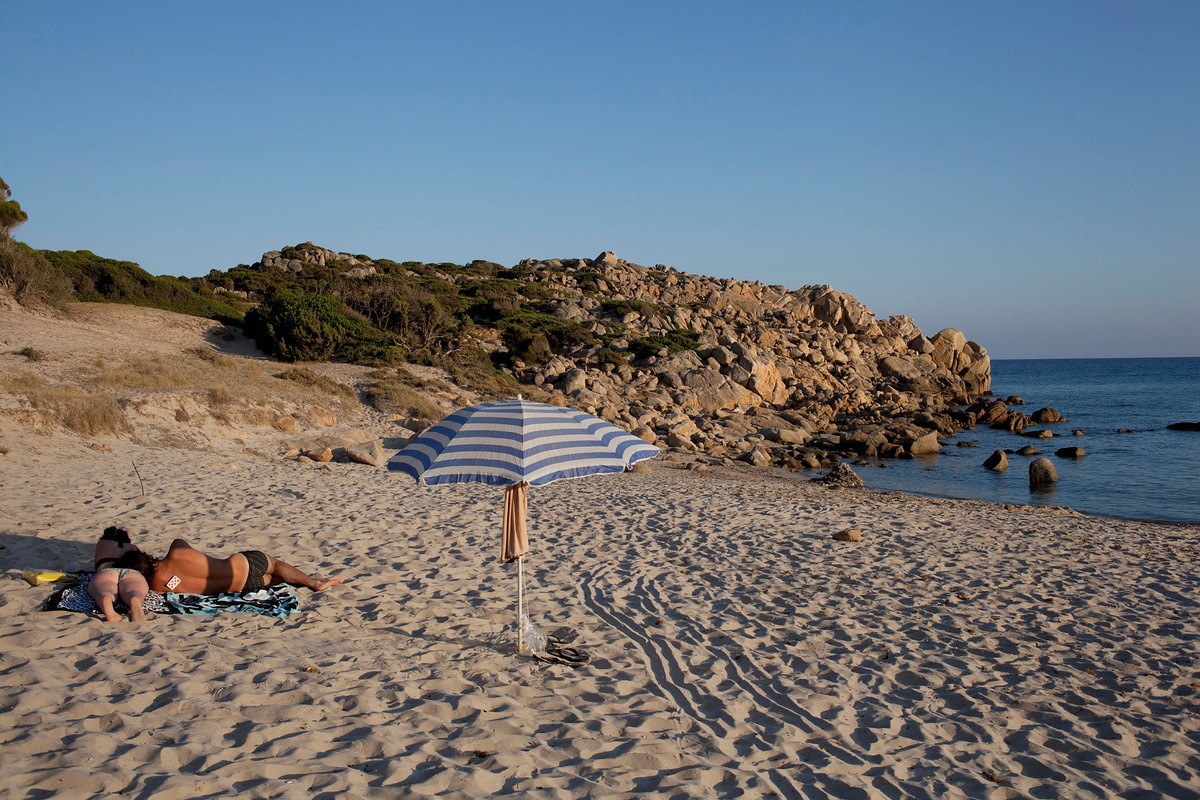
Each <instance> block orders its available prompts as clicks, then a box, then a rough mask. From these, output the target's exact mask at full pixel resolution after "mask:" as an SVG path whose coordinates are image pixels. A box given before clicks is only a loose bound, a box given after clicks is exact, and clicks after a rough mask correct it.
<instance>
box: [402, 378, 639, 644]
mask: <svg viewBox="0 0 1200 800" xmlns="http://www.w3.org/2000/svg"><path fill="white" fill-rule="evenodd" d="M656 455H658V448H657V447H655V446H654V445H652V444H647V443H646V442H644V441H642V440H641V439H639V438H637V437H636V436H632V435H630V434H628V433H626V432H625V431H623V430H621V429H620V428H617V427H615V426H613V425H609V424H608V423H607V422H605V421H604V420H601V419H597V418H596V417H594V416H592V415H591V414H585V413H584V412H582V411H577V410H575V409H573V408H564V407H562V406H552V405H547V404H545V403H532V402H529V401H528V400H519V399H518V400H504V401H500V402H495V403H480V404H478V405H474V406H468V407H466V408H462V409H459V410H458V411H455V412H454V413H453V414H451V415H450V416H448V417H446V418H445V419H443V420H442V421H441V422H439V423H438V424H437V425H434V426H433V427H432V428H430V429H429V430H427V431H425V432H424V433H422V434H421V435H420V436H418V437H417V438H416V439H413V440H412V441H411V442H410V443H409V444H408V446H407V447H405V448H404V449H403V450H401V451H400V452H399V453H397V454H396V455H394V456H392V458H391V459H390V460H389V461H388V469H390V470H394V471H396V472H403V473H406V474H408V475H411V476H412V477H414V478H416V479H417V480H418V481H420V482H421V483H425V484H442V483H490V484H494V485H499V486H505V487H507V489H506V490H505V493H504V524H503V531H502V535H501V556H500V560H501V561H502V562H505V563H509V562H512V561H515V562H517V652H518V653H522V654H524V653H525V652H526V649H527V645H526V637H525V633H524V631H525V571H524V564H525V555H526V554H527V553H528V552H529V541H528V538H527V537H526V533H525V504H526V489H527V487H528V486H544V485H545V484H547V483H553V482H554V481H559V480H563V479H564V478H582V477H585V476H587V475H600V474H604V473H609V472H623V471H624V470H626V469H627V468H629V467H631V466H633V465H634V464H636V463H637V462H639V461H643V460H645V459H647V458H653V457H654V456H656ZM535 638H537V637H536V636H532V635H531V636H530V639H535ZM529 650H530V651H536V647H533V646H532V645H530V646H529Z"/></svg>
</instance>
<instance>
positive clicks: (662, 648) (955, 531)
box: [0, 305, 1200, 800]
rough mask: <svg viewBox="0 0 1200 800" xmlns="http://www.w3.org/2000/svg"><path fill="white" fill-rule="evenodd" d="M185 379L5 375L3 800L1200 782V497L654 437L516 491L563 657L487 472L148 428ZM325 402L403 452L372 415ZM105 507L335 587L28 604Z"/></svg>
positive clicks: (746, 792) (257, 432)
mask: <svg viewBox="0 0 1200 800" xmlns="http://www.w3.org/2000/svg"><path fill="white" fill-rule="evenodd" d="M110 315H111V316H110ZM114 318H119V320H120V321H121V324H120V325H117V326H114V322H113V320H114ZM0 322H2V325H0V340H2V341H3V342H4V344H3V347H2V349H3V353H2V354H0V369H3V370H4V371H5V372H6V373H8V374H10V375H11V374H14V373H15V372H17V371H23V370H34V369H36V370H39V371H40V374H42V375H44V376H48V377H47V379H50V378H54V379H56V380H64V381H66V380H68V377H67V376H69V375H70V374H71V373H72V370H73V369H74V370H75V372H77V373H78V372H79V370H80V366H79V365H80V364H86V363H88V359H92V358H95V357H96V353H101V354H103V356H104V358H106V359H109V360H114V361H115V360H119V358H120V357H121V355H120V354H121V352H123V348H124V350H128V351H129V352H130V353H141V354H143V355H145V354H149V353H152V352H162V353H163V354H164V357H167V358H172V357H175V356H174V355H172V354H176V355H177V354H181V353H184V352H186V351H187V350H188V349H189V348H196V347H207V348H212V349H214V350H219V349H221V348H225V350H224V351H223V352H225V353H226V355H225V356H224V357H225V358H229V359H242V358H245V359H246V360H247V361H248V362H253V363H256V364H261V363H262V359H261V358H256V357H254V356H253V353H252V352H250V351H249V350H248V349H247V350H244V351H241V352H240V354H239V351H237V349H236V348H237V346H239V343H237V342H225V343H222V342H221V340H220V339H218V338H216V337H214V336H213V331H212V330H211V328H212V323H210V322H207V321H204V320H191V319H190V318H183V317H177V316H176V315H170V314H166V313H165V312H154V311H147V310H144V309H130V308H123V309H119V310H111V309H105V308H100V307H95V306H83V307H80V309H78V311H77V312H75V313H73V315H72V316H71V317H69V318H63V317H53V316H35V315H29V314H26V312H24V311H22V310H20V309H17V308H15V307H13V306H11V305H9V306H7V307H6V308H4V309H0ZM98 331H100V332H105V331H107V332H108V333H106V334H105V336H104V337H103V341H98V340H97V338H96V337H97V335H98V334H97V332H98ZM240 344H244V343H240ZM24 347H32V348H35V349H36V350H37V351H38V352H39V353H41V354H43V355H44V359H43V360H42V361H39V362H38V363H37V364H31V363H28V362H29V361H30V359H29V358H28V356H26V357H22V356H20V355H18V353H17V351H19V350H21V349H22V348H24ZM89 348H91V349H89ZM336 369H337V367H336V366H335V367H330V370H333V371H336ZM172 402H174V401H172ZM168 405H169V404H166V403H165V401H164V403H161V404H159V405H155V404H153V403H151V404H148V405H146V406H145V409H146V410H145V413H144V414H143V416H141V417H138V418H137V419H138V420H139V423H138V425H141V426H142V427H138V425H135V431H134V433H133V434H119V435H108V436H85V435H81V434H78V433H73V432H70V431H65V430H61V429H53V428H51V427H47V426H45V425H40V424H33V423H32V422H31V419H32V417H30V415H29V413H27V412H28V410H27V409H25V408H24V406H23V405H22V401H20V399H19V398H17V397H16V396H15V394H13V393H11V392H6V393H5V397H4V406H3V411H4V413H3V414H0V445H2V447H3V450H4V451H5V452H4V454H3V455H0V484H2V486H0V518H2V522H0V611H2V615H0V720H2V724H0V760H2V765H3V766H2V774H3V781H2V782H0V797H13V798H17V797H64V798H86V797H112V796H117V795H120V796H124V797H130V798H150V797H153V798H155V800H164V799H166V800H169V799H170V798H181V799H182V798H223V797H232V796H235V795H237V796H239V797H248V798H300V797H304V798H313V797H315V798H330V799H332V798H394V797H410V796H411V797H426V796H431V797H432V796H437V797H482V796H522V797H525V796H529V797H544V798H575V797H628V796H632V795H635V794H646V795H650V796H666V797H680V798H682V797H701V798H703V797H713V798H716V797H751V798H757V797H788V798H791V797H805V798H876V797H881V798H910V797H915V798H935V797H936V798H948V797H950V798H953V797H963V798H1018V797H1021V798H1024V797H1037V798H1050V797H1058V798H1108V797H1123V798H1133V797H1144V798H1156V797H1172V798H1195V797H1198V796H1200V719H1198V718H1197V698H1200V662H1198V660H1197V659H1198V656H1200V636H1198V634H1200V624H1198V623H1197V618H1196V611H1197V605H1198V588H1200V580H1198V569H1200V568H1198V566H1197V565H1198V564H1200V528H1198V527H1197V526H1172V525H1157V524H1148V523H1133V522H1124V521H1117V520H1107V519H1095V518H1089V517H1086V516H1083V515H1080V514H1077V513H1075V512H1072V511H1069V510H1065V509H1033V508H1023V507H1014V506H1003V505H996V504H986V503H977V502H963V501H939V500H929V499H920V498H915V497H912V496H908V495H903V494H899V493H880V492H873V491H870V490H845V489H841V490H838V489H828V488H825V487H822V486H819V485H816V484H811V483H808V482H807V478H808V477H811V476H810V475H805V474H803V473H800V474H797V475H792V474H790V473H786V472H781V471H778V472H777V471H768V470H763V469H756V468H753V467H748V466H746V467H738V468H733V467H728V468H714V469H710V470H707V471H704V472H698V471H691V470H688V469H686V466H687V461H686V460H685V459H684V458H682V457H680V456H675V455H671V454H666V455H664V456H662V457H660V458H658V459H655V460H654V461H653V462H651V467H652V470H651V473H650V474H632V473H630V474H624V475H617V476H607V477H598V478H591V479H584V480H577V481H565V482H560V483H557V484H553V485H551V486H547V487H540V488H536V489H533V490H531V491H530V495H529V501H530V509H529V511H530V517H529V526H530V540H531V547H532V551H533V552H532V554H531V556H530V558H529V559H528V561H527V568H526V571H527V578H528V582H529V587H528V593H527V599H528V603H529V611H530V615H531V616H532V617H533V619H534V620H535V621H536V622H538V623H539V624H540V625H541V626H542V628H543V629H544V630H546V631H548V632H550V633H554V634H557V635H559V636H562V637H564V638H570V639H573V642H572V643H573V644H574V645H575V646H576V647H579V648H581V649H583V650H585V651H586V652H587V653H588V654H589V655H590V657H591V660H590V662H589V663H587V664H586V665H584V666H581V667H577V668H572V667H569V666H562V665H549V664H542V663H539V662H536V661H532V660H530V659H527V658H521V657H518V656H517V655H515V632H514V629H513V625H514V617H515V612H516V608H515V602H516V601H515V588H516V574H515V568H514V567H510V566H503V565H501V564H500V563H499V549H500V543H499V527H500V513H501V500H502V492H501V491H500V490H498V489H496V488H494V487H486V486H478V485H464V486H456V487H422V486H416V485H414V483H413V482H412V481H411V479H408V478H405V477H403V476H401V475H399V474H395V473H389V472H388V471H387V470H385V469H382V468H373V467H369V466H365V465H362V464H351V463H336V462H333V463H328V464H318V463H306V462H303V461H298V460H295V459H291V458H285V457H284V455H283V451H284V444H283V443H284V441H285V440H286V439H287V438H288V437H287V436H285V435H284V434H283V433H281V432H279V431H278V430H275V429H273V428H271V427H270V426H269V425H265V426H264V425H259V426H251V425H249V424H244V423H239V422H237V421H236V420H233V421H231V423H230V424H222V423H221V422H220V421H219V420H217V421H213V420H211V419H206V420H205V421H204V422H203V424H201V423H200V422H197V421H196V416H197V415H195V414H194V413H193V414H192V421H191V422H190V423H189V424H186V425H185V424H183V423H180V426H181V429H182V432H180V433H179V434H178V435H176V436H174V437H172V436H167V435H165V434H162V433H161V431H162V430H166V428H165V427H162V426H160V428H157V429H152V426H151V421H152V420H153V419H157V418H158V417H156V416H155V415H156V414H157V415H158V416H161V414H159V411H158V410H155V409H159V407H160V406H161V407H163V408H165V407H167V406H168ZM299 418H300V421H301V423H302V424H301V427H302V428H303V429H304V430H303V432H306V433H314V432H319V430H318V428H319V427H320V426H319V425H317V424H316V423H313V422H310V421H306V420H307V418H304V417H303V416H302V415H299ZM177 419H178V418H177ZM163 425H166V423H163ZM306 426H307V427H306ZM337 426H338V427H342V426H349V427H354V428H358V429H362V430H364V431H366V432H367V433H368V434H370V435H372V436H377V437H379V438H380V439H381V440H382V441H383V442H384V444H385V449H386V446H387V445H388V444H389V443H390V444H392V445H393V446H392V447H391V448H390V449H388V455H391V453H393V452H394V451H395V449H396V446H395V445H396V443H397V439H396V438H395V432H394V430H393V428H394V423H391V422H389V421H388V420H387V419H386V418H384V417H382V416H381V415H377V414H376V415H370V414H367V413H366V412H362V413H361V414H360V415H359V416H357V417H355V416H346V415H343V416H342V417H340V418H339V419H338V420H337ZM389 426H391V427H389ZM152 430H158V431H160V432H159V433H158V434H156V435H151V432H152ZM135 465H136V471H135ZM143 492H144V493H143ZM108 525H120V526H124V527H125V528H127V529H128V530H129V531H130V533H131V535H132V536H133V537H134V541H136V542H138V543H139V544H140V545H141V546H142V547H143V548H144V549H147V550H149V551H151V552H153V553H156V554H162V553H163V552H165V550H166V548H167V546H168V545H169V544H170V542H171V541H172V539H174V538H185V539H187V540H188V541H190V542H191V543H193V544H194V545H195V546H197V547H199V548H201V549H203V550H207V551H210V552H214V553H218V554H229V553H232V552H235V551H239V550H245V549H261V550H265V551H267V552H270V553H272V554H273V555H277V556H279V557H281V558H284V559H286V560H287V561H289V562H290V563H292V564H295V565H296V566H298V567H300V568H302V569H304V570H305V571H308V572H310V573H312V574H317V575H329V574H334V573H340V574H341V575H342V577H343V578H344V579H345V584H344V585H342V586H337V587H333V588H332V589H329V590H327V591H325V592H322V593H319V594H313V593H310V592H308V591H306V590H300V592H299V599H300V604H301V608H300V611H299V612H297V613H295V614H292V615H291V616H288V617H286V618H282V619H273V618H267V617H261V616H256V615H250V614H237V613H225V614H219V615H216V616H211V617H190V616H178V615H156V616H152V617H151V619H149V620H148V621H147V622H144V623H138V624H133V623H130V622H127V621H126V622H122V623H113V624H109V623H105V622H103V621H101V620H100V619H98V618H95V617H88V616H86V615H84V614H81V613H73V612H41V611H39V607H40V605H41V604H42V602H43V601H44V600H45V599H46V598H47V597H48V596H49V595H50V593H51V590H52V588H53V587H51V586H46V585H43V586H31V585H29V584H28V583H27V582H25V581H24V580H23V579H22V576H21V571H22V570H23V569H29V568H33V569H59V570H82V569H88V568H90V566H91V554H92V545H93V543H94V542H95V540H96V538H97V536H98V535H99V533H100V531H101V530H102V529H103V528H104V527H105V526H108ZM848 528H854V529H857V530H860V531H861V532H862V535H863V540H862V541H861V542H841V541H835V540H834V539H833V538H831V537H832V535H833V534H835V533H837V532H839V531H843V530H845V529H848Z"/></svg>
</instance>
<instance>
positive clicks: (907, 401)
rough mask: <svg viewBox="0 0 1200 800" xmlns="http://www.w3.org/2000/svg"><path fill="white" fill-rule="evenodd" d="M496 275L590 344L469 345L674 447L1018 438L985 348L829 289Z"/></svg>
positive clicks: (480, 338)
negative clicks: (990, 428)
mask: <svg viewBox="0 0 1200 800" xmlns="http://www.w3.org/2000/svg"><path fill="white" fill-rule="evenodd" d="M379 264H380V265H385V264H386V265H387V268H388V269H389V270H394V268H395V266H396V265H394V264H392V262H383V261H381V262H379ZM256 266H257V267H258V268H259V269H264V270H265V269H287V270H293V271H304V270H306V269H307V268H309V267H313V268H315V267H323V268H326V269H328V268H329V267H330V266H334V267H336V268H338V269H341V270H342V273H341V274H343V275H357V274H359V272H358V271H359V270H369V269H373V268H374V262H372V261H371V260H370V259H368V258H366V257H365V256H352V255H350V254H349V253H337V252H334V251H332V250H327V249H325V248H321V247H318V246H316V245H314V244H312V243H311V242H306V243H304V244H301V245H297V246H295V247H289V248H284V249H283V250H280V251H271V252H268V253H264V254H263V258H262V261H261V262H259V264H258V265H256ZM451 272H452V271H447V272H440V271H439V272H436V273H434V275H435V277H437V278H438V279H439V280H444V281H446V282H447V283H450V284H453V285H455V286H456V287H457V288H458V289H459V290H466V292H467V294H468V296H472V295H471V292H472V291H473V286H474V284H472V283H471V282H472V281H475V282H478V281H479V280H481V279H480V278H479V277H478V276H475V275H472V274H471V273H469V272H463V273H462V274H457V273H456V274H450V273H451ZM362 274H368V273H366V272H363V273H362ZM389 274H393V273H391V272H389ZM497 277H502V278H503V279H504V281H506V282H509V283H511V284H513V285H516V286H517V288H518V291H519V292H520V293H521V294H522V295H523V296H529V297H538V298H541V299H540V300H539V301H538V305H537V313H539V314H546V315H548V316H553V317H555V318H557V319H560V320H564V321H567V322H570V323H574V324H576V325H578V326H579V329H582V330H585V331H586V332H587V334H588V335H589V336H590V337H591V341H589V342H588V343H586V344H579V345H575V346H568V347H560V348H559V349H558V350H557V352H554V353H552V354H551V355H550V357H549V359H548V360H545V361H539V362H537V363H532V362H531V363H525V362H523V361H521V360H520V359H519V357H517V354H513V353H506V352H505V350H506V345H505V343H504V339H503V337H501V336H499V335H495V332H494V331H493V332H491V333H489V332H488V331H487V330H486V326H482V325H480V326H477V329H476V330H477V332H478V335H477V336H476V337H475V339H474V341H473V344H475V345H477V346H480V347H482V348H483V349H485V350H487V351H489V352H493V353H498V354H500V355H504V356H505V359H504V360H507V361H508V362H509V363H510V364H511V366H510V367H509V368H508V370H509V371H510V372H511V374H512V375H513V377H515V378H516V379H517V380H518V381H519V382H521V383H523V384H526V385H530V386H534V387H537V389H539V390H540V392H539V393H538V394H539V397H540V399H544V400H545V401H546V402H550V403H555V404H563V405H568V406H571V407H574V408H579V409H581V410H584V411H587V412H589V413H592V414H595V415H596V416H598V417H601V418H602V419H604V420H606V421H608V422H611V423H613V424H615V425H617V426H619V427H622V428H624V429H625V430H628V431H631V432H636V435H638V436H639V437H640V438H642V439H644V440H646V441H651V442H655V443H657V444H658V445H659V446H665V447H668V448H674V449H677V450H679V451H681V452H687V453H697V454H705V455H707V456H710V457H716V458H725V459H730V460H732V459H737V458H747V459H749V460H751V461H752V462H754V463H764V464H771V465H776V466H787V467H790V468H792V469H812V468H816V467H820V466H829V465H830V464H831V463H834V462H836V461H837V459H839V458H843V457H846V456H866V457H881V458H894V457H909V456H911V455H923V454H932V453H936V452H938V450H939V449H940V447H941V445H940V443H939V437H944V436H953V435H954V434H955V433H956V432H957V431H958V430H961V429H964V428H971V427H973V426H974V425H975V424H977V422H979V421H983V422H986V423H987V424H993V425H996V426H1001V425H1003V426H1006V427H1008V429H1009V430H1013V431H1016V432H1019V431H1021V430H1023V429H1024V427H1025V425H1026V424H1027V423H1028V421H1029V420H1028V418H1027V417H1025V416H1024V415H1023V414H1019V413H1015V412H1012V411H1010V410H1009V409H1008V407H1007V406H1006V405H1005V404H1004V403H1003V402H993V401H992V400H991V399H990V397H989V392H990V388H991V361H990V359H989V357H988V355H987V351H986V350H985V349H984V348H983V347H982V346H980V345H979V344H977V343H975V342H972V341H970V340H968V339H967V337H966V336H965V335H964V334H963V333H962V332H961V331H959V330H957V329H955V328H946V329H944V330H941V331H938V332H937V333H935V334H934V335H932V336H926V335H925V334H924V333H923V332H922V331H921V330H920V329H919V328H918V327H917V325H916V324H915V323H914V322H913V320H912V319H911V318H909V317H906V316H902V315H894V316H891V317H888V318H887V319H876V318H875V316H874V314H872V312H871V310H870V309H869V308H868V307H867V306H866V305H864V304H863V303H861V302H859V301H858V300H857V299H855V298H854V297H852V296H850V295H848V294H844V293H842V292H838V291H835V290H834V289H832V288H831V287H829V286H825V285H810V286H804V287H801V288H799V289H794V290H789V289H787V288H785V287H783V286H778V285H765V284H763V283H761V282H758V281H739V280H733V279H728V278H711V277H704V276H697V275H690V274H687V273H684V272H680V271H678V270H675V269H673V268H671V267H668V266H664V265H661V264H659V265H656V266H654V267H645V266H642V265H639V264H634V263H631V262H628V261H626V260H624V259H621V258H619V257H617V255H616V254H615V253H613V252H611V251H605V252H603V253H601V254H599V255H598V256H597V257H595V258H591V259H588V258H576V259H560V258H555V259H541V260H539V259H528V260H526V261H523V262H521V264H520V265H519V268H518V269H513V270H511V271H509V272H507V273H504V272H501V273H498V274H497ZM526 287H528V291H526ZM580 338H582V337H580ZM655 343H659V344H655ZM656 347H657V349H655V348H656ZM531 394H534V393H533V392H531ZM968 404H974V405H970V406H968ZM962 406H968V407H966V408H963V407H962ZM985 411H986V413H984V412H985ZM330 424H332V423H330Z"/></svg>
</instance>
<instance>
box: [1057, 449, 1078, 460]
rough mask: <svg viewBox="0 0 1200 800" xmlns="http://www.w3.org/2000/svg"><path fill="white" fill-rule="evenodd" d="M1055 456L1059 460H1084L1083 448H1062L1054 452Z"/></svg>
mask: <svg viewBox="0 0 1200 800" xmlns="http://www.w3.org/2000/svg"><path fill="white" fill-rule="evenodd" d="M1054 455H1056V456H1058V457H1059V458H1083V456H1084V452H1083V448H1082V447H1060V448H1058V449H1057V450H1055V451H1054Z"/></svg>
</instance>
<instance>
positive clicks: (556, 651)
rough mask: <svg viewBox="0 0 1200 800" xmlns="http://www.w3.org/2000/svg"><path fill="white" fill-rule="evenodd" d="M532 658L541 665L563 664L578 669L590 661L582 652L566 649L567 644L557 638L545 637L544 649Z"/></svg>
mask: <svg viewBox="0 0 1200 800" xmlns="http://www.w3.org/2000/svg"><path fill="white" fill-rule="evenodd" d="M532 656H533V658H534V659H535V660H537V661H541V662H542V663H543V664H565V665H567V666H568V667H580V666H583V665H584V664H586V663H587V662H588V661H589V660H590V659H589V657H588V656H587V655H586V654H584V653H583V651H581V650H578V649H576V648H574V647H568V646H567V643H566V642H565V641H564V640H562V639H559V638H558V637H557V636H547V637H546V647H545V648H544V649H543V650H541V651H539V652H537V653H533V654H532Z"/></svg>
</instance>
